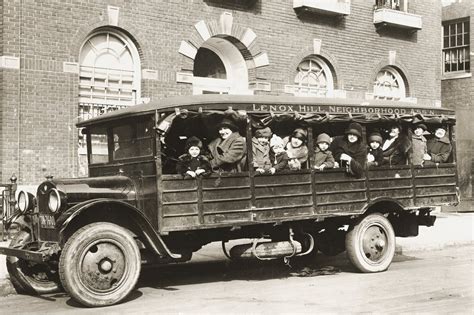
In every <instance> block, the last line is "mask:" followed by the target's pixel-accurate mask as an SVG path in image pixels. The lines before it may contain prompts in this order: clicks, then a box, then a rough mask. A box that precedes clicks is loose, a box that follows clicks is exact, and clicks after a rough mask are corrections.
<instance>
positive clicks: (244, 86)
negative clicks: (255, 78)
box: [193, 37, 252, 94]
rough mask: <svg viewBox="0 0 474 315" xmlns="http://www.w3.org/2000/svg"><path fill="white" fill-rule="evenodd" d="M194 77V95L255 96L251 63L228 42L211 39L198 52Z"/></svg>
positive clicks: (216, 38)
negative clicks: (249, 72) (249, 66)
mask: <svg viewBox="0 0 474 315" xmlns="http://www.w3.org/2000/svg"><path fill="white" fill-rule="evenodd" d="M193 76H194V79H193V93H194V94H209V93H219V94H252V91H251V90H250V89H249V82H248V68H247V63H246V61H245V59H244V57H243V55H242V53H241V52H240V50H239V49H238V48H237V47H236V46H235V45H234V44H233V43H232V42H231V41H230V40H227V39H225V38H220V37H211V38H209V39H208V40H207V41H206V42H205V43H204V44H203V45H202V46H201V47H200V48H199V49H198V51H197V54H196V57H195V59H194V69H193Z"/></svg>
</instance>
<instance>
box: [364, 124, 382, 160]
mask: <svg viewBox="0 0 474 315" xmlns="http://www.w3.org/2000/svg"><path fill="white" fill-rule="evenodd" d="M382 142H383V139H382V136H381V135H380V133H378V132H373V133H371V134H370V136H369V152H368V153H367V165H368V166H369V167H370V166H381V165H382V164H383V150H382V147H381V145H382Z"/></svg>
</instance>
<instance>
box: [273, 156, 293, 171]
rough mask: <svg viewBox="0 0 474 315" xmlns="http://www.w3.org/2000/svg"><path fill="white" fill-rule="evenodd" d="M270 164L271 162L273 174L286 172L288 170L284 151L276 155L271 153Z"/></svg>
mask: <svg viewBox="0 0 474 315" xmlns="http://www.w3.org/2000/svg"><path fill="white" fill-rule="evenodd" d="M271 162H272V165H273V166H272V167H274V168H275V172H280V171H283V170H287V169H289V168H288V154H287V153H286V151H283V152H280V153H278V154H275V153H274V152H272V154H271Z"/></svg>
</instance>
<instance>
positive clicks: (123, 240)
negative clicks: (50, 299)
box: [59, 222, 141, 307]
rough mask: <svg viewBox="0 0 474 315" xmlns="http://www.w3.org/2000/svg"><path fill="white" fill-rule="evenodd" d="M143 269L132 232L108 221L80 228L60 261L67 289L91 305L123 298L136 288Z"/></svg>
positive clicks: (84, 303)
mask: <svg viewBox="0 0 474 315" xmlns="http://www.w3.org/2000/svg"><path fill="white" fill-rule="evenodd" d="M140 268H141V258H140V250H139V248H138V246H137V243H136V241H135V240H134V238H133V236H132V234H131V233H130V231H129V230H127V229H125V228H123V227H121V226H118V225H116V224H113V223H108V222H97V223H92V224H89V225H86V226H84V227H82V228H81V229H79V230H77V231H76V232H75V233H74V234H73V235H72V236H71V237H70V238H69V239H68V240H67V242H66V244H65V245H64V248H63V251H62V253H61V259H60V262H59V274H60V277H61V282H62V284H63V286H64V289H65V290H66V292H67V293H69V295H70V296H71V297H72V298H73V299H74V300H76V301H77V302H79V303H81V304H83V305H85V306H89V307H96V306H107V305H113V304H116V303H118V302H120V301H121V300H123V299H124V298H125V297H126V296H127V295H128V294H129V293H130V292H131V291H132V290H133V288H134V287H135V284H136V283H137V280H138V276H139V275H140Z"/></svg>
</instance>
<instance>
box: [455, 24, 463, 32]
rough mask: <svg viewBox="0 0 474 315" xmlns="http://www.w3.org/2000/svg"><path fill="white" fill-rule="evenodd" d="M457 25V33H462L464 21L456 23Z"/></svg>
mask: <svg viewBox="0 0 474 315" xmlns="http://www.w3.org/2000/svg"><path fill="white" fill-rule="evenodd" d="M456 26H457V34H461V33H462V23H458V24H456Z"/></svg>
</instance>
